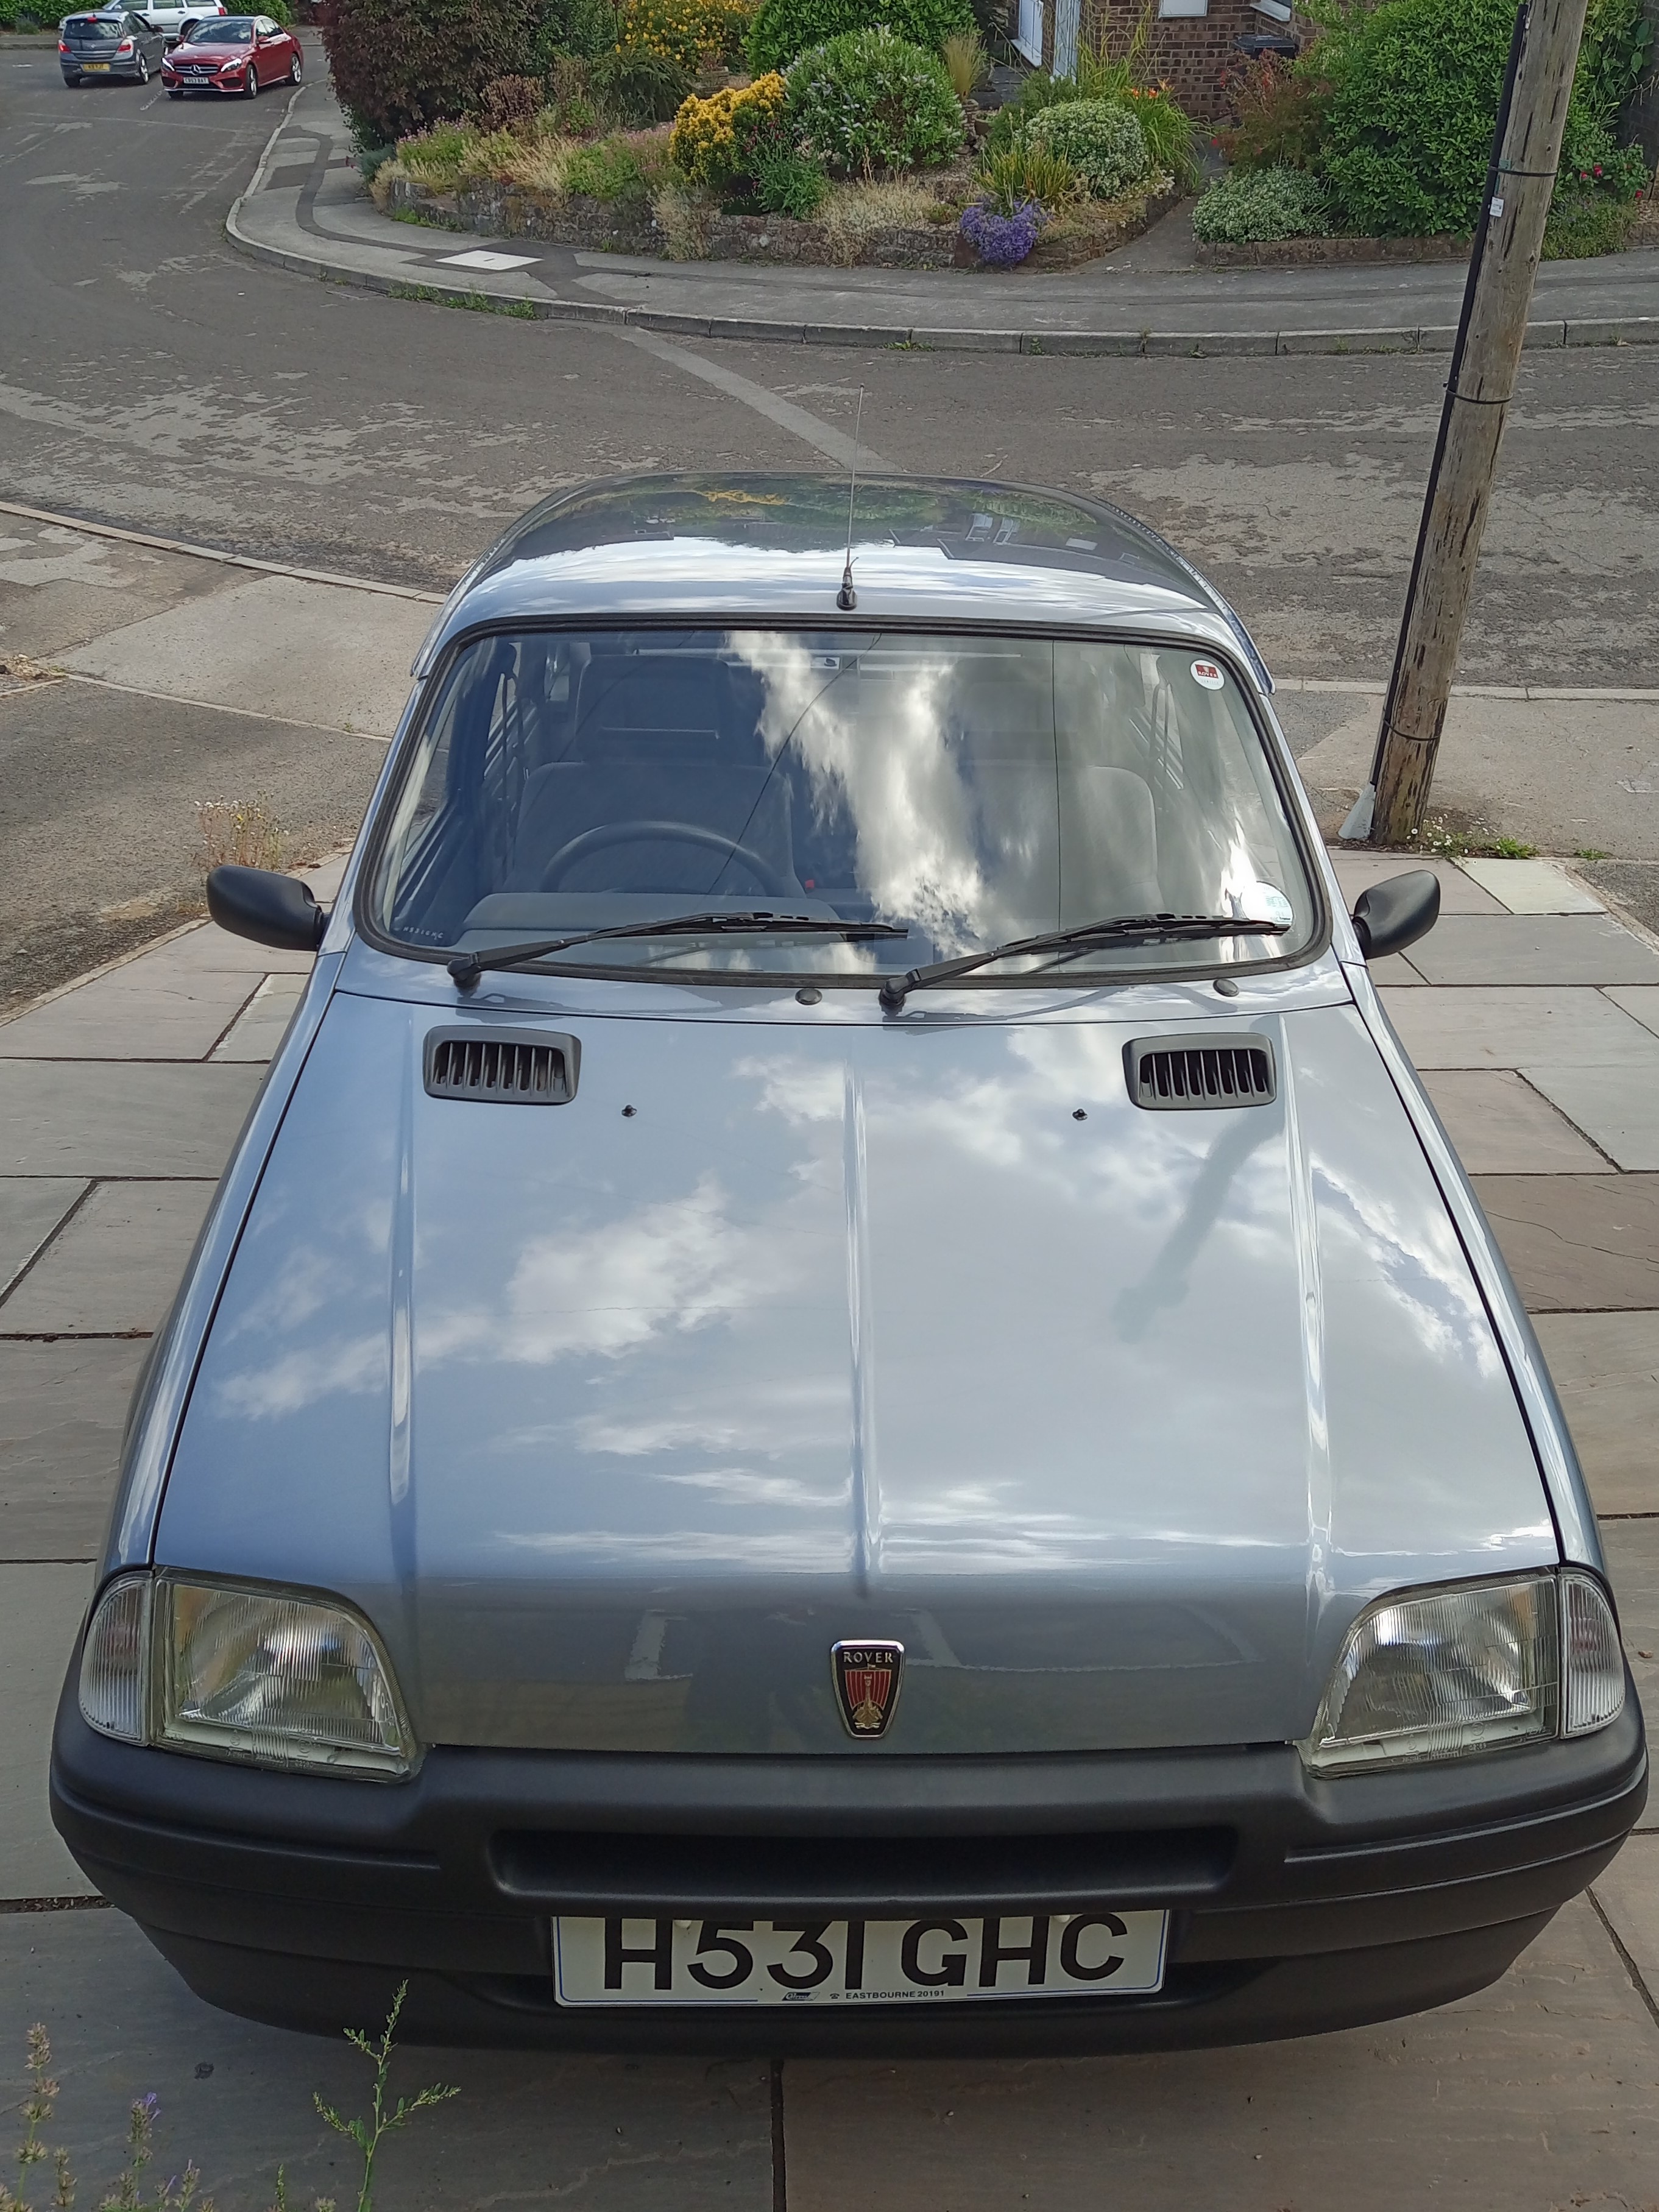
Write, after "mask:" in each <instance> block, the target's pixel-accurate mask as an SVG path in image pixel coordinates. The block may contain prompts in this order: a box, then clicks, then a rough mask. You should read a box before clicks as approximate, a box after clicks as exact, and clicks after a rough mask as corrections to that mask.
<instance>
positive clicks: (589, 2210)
mask: <svg viewBox="0 0 1659 2212" xmlns="http://www.w3.org/2000/svg"><path fill="white" fill-rule="evenodd" d="M32 2021H41V2022H43V2023H44V2025H45V2027H46V2032H47V2033H48V2035H49V2036H50V2037H51V2039H52V2072H53V2074H54V2075H56V2076H57V2078H58V2081H59V2082H60V2083H61V2085H62V2094H61V2096H60V2097H59V2100H58V2112H57V2116H56V2119H55V2121H54V2124H53V2127H52V2130H51V2132H50V2134H49V2136H48V2140H49V2141H51V2142H54V2143H56V2142H64V2143H66V2144H67V2145H68V2147H69V2148H70V2152H71V2154H72V2160H73V2164H74V2166H75V2170H76V2172H77V2173H78V2174H81V2175H82V2176H83V2177H84V2178H85V2179H84V2184H83V2201H84V2202H86V2203H96V2202H97V2201H98V2198H99V2197H100V2196H101V2195H103V2194H104V2193H105V2184H106V2183H107V2182H111V2181H112V2180H113V2179H114V2178H115V2176H116V2175H117V2174H118V2172H119V2171H120V2168H121V2166H122V2164H123V2160H124V2143H125V2134H126V2125H127V2113H128V2110H129V2108H130V2106H131V2103H132V2101H133V2100H134V2099H135V2098H137V2097H143V2096H146V2095H149V2094H150V2093H155V2095H156V2097H157V2098H158V2099H159V2110H158V2115H157V2130H156V2132H157V2141H156V2163H155V2166H154V2167H152V2169H151V2172H161V2171H165V2172H167V2173H173V2172H179V2171H180V2170H181V2169H182V2168H183V2166H184V2165H185V2161H186V2160H188V2159H194V2160H196V2162H197V2166H199V2167H200V2168H201V2171H202V2185H203V2188H204V2192H205V2193H206V2194H208V2195H210V2196H211V2197H212V2198H213V2201H214V2203H216V2204H217V2205H218V2206H219V2207H220V2212H262V2208H263V2207H264V2206H266V2205H268V2204H270V2202H271V2198H272V2196H273V2193H274V2190H275V2184H276V2168H277V2166H279V2165H282V2166H285V2167H286V2169H287V2182H288V2191H289V2203H291V2204H293V2205H295V2206H296V2207H298V2206H302V2205H309V2204H310V2203H312V2202H313V2199H314V2198H315V2197H318V2196H319V2195H320V2196H324V2197H332V2198H334V2199H335V2200H336V2201H337V2203H341V2204H343V2205H350V2204H353V2203H356V2195H357V2169H356V2167H355V2166H353V2164H352V2162H351V2161H352V2157H353V2154H352V2152H351V2148H350V2146H349V2144H344V2143H343V2142H342V2141H341V2139H340V2137H339V2136H335V2135H332V2134H331V2133H330V2132H329V2130H327V2129H326V2128H325V2126H324V2125H323V2124H322V2122H321V2121H320V2120H319V2118H318V2117H317V2113H316V2110H315V2108H314V2106H313V2104H312V2095H313V2091H314V2092H316V2093H319V2094H320V2095H321V2096H323V2097H324V2098H325V2100H327V2101H328V2102H329V2103H330V2104H331V2105H333V2106H335V2108H336V2109H337V2111H339V2112H343V2113H344V2114H345V2115H347V2116H348V2117H349V2116H351V2115H354V2114H356V2113H358V2112H363V2111H364V2110H365V2109H366V2107H367V2105H368V2092H369V2091H370V2090H371V2089H372V2087H373V2075H372V2073H371V2071H370V2069H369V2068H368V2065H367V2063H365V2061H364V2060H363V2059H362V2057H359V2056H358V2055H357V2054H356V2052H355V2051H350V2050H349V2049H348V2048H347V2046H346V2045H345V2043H344V2042H343V2040H341V2039H333V2038H329V2039H324V2038H321V2037H313V2036H306V2035H289V2034H285V2033H283V2031H282V2030H281V2029H278V2028H268V2027H255V2026H253V2025H252V2023H251V2022H249V2021H240V2020H234V2019H233V2018H232V2017H231V2016H230V2015H229V2014H228V2013H222V2012H216V2011H215V2010H213V2009H212V2008H210V2006H207V2005H204V2004H203V2003H201V2002H199V2001H198V2000H197V1998H195V1997H193V1996H191V1994H190V1992H189V1990H186V1989H185V1985H184V1984H183V1983H182V1982H180V1981H179V1979H178V1978H177V1976H176V1975H175V1974H174V1973H173V1971H172V1969H171V1968H170V1967H169V1966H167V1965H166V1964H165V1963H164V1962H163V1960H161V1957H160V1956H159V1955H158V1954H156V1953H155V1952H154V1951H152V1950H151V1948H150V1947H149V1943H148V1942H146V1941H145V1940H144V1938H143V1936H142V1935H140V1933H139V1932H138V1930H137V1928H136V1927H135V1926H134V1925H133V1923H131V1921H130V1920H127V1919H126V1918H125V1917H124V1916H123V1915H121V1914H119V1913H116V1912H110V1911H82V1912H53V1913H19V1914H15V1915H12V1916H9V1917H7V1916H0V2065H3V2069H4V2074H5V2076H6V2077H7V2081H8V2086H7V2087H6V2088H5V2089H4V2090H3V2091H0V2095H3V2097H4V2098H5V2099H6V2100H7V2101H8V2102H9V2101H10V2100H12V2099H13V2098H14V2097H15V2096H16V2095H17V2094H18V2093H20V2092H21V2079H20V2078H19V2077H20V2076H21V2070H22V2052H23V2039H24V2036H25V2034H26V2033H27V2029H28V2027H29V2025H30V2023H31V2022H32ZM364 2025H365V2026H372V2025H374V2023H371V2022H365V2023H364ZM428 2082H443V2083H447V2084H451V2085H453V2086H454V2087H457V2088H459V2091H460V2094H459V2096H458V2097H455V2098H453V2099H452V2100H450V2101H449V2102H448V2103H447V2104H444V2105H441V2106H438V2107H437V2108H436V2109H435V2110H434V2111H430V2112H422V2114H421V2115H420V2116H419V2118H416V2119H415V2120H412V2121H411V2122H410V2124H409V2125H408V2127H407V2128H406V2129H405V2130H403V2132H402V2133H400V2134H398V2135H394V2136H392V2137H391V2138H390V2140H389V2141H388V2142H386V2145H385V2146H384V2148H382V2150H381V2153H380V2158H379V2160H377V2161H376V2166H375V2185H376V2191H375V2193H376V2201H377V2202H379V2203H383V2204H385V2205H386V2206H388V2207H396V2208H398V2212H507V2208H509V2207H512V2206H514V2205H531V2204H542V2205H551V2204H564V2203H572V2204H575V2205H579V2206H580V2207H581V2208H583V2212H639V2208H641V2207H642V2206H651V2207H653V2208H654V2207H659V2206H660V2207H661V2208H663V2212H668V2208H670V2207H672V2208H673V2212H713V2208H714V2207H717V2206H718V2207H719V2208H720V2212H771V2208H772V2206H773V2204H774V2203H775V2199H774V2197H773V2193H772V2161H771V2124H770V2110H769V2080H768V2071H767V2067H766V2064H765V2062H764V2061H761V2062H758V2063H757V2062H756V2061H754V2060H747V2061H743V2062H737V2063H727V2062H723V2061H720V2060H713V2061H710V2060H702V2059H629V2058H586V2057H552V2056H547V2057H541V2056H537V2055H526V2054H517V2053H513V2052H497V2051H417V2050H408V2051H401V2052H398V2053H396V2054H394V2056H393V2058H392V2094H393V2095H394V2096H397V2095H400V2094H401V2095H405V2096H407V2095H412V2094H413V2093H414V2092H415V2091H416V2089H419V2088H421V2087H423V2086H424V2085H425V2084H427V2083H428ZM146 2179H149V2177H148V2176H147V2177H146Z"/></svg>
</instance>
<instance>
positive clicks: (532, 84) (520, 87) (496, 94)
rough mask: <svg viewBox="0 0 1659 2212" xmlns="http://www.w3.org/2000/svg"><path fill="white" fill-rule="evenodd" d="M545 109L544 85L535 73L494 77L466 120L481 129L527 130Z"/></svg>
mask: <svg viewBox="0 0 1659 2212" xmlns="http://www.w3.org/2000/svg"><path fill="white" fill-rule="evenodd" d="M541 112H542V88H541V82H540V79H539V78H537V77H533V76H498V77H493V78H492V79H491V80H490V82H489V83H488V84H487V85H486V86H485V87H484V88H483V92H482V93H481V94H479V96H478V100H477V106H474V107H473V108H472V109H471V110H470V112H469V113H468V116H467V120H468V122H469V123H471V125H473V126H474V128H475V129H477V130H479V131H527V130H529V129H530V127H531V126H532V125H533V124H534V122H535V120H536V118H537V117H538V115H539V114H540V113H541Z"/></svg>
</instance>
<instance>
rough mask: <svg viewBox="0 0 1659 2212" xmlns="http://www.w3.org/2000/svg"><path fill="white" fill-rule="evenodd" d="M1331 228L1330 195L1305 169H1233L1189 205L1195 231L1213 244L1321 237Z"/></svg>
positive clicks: (1204, 241) (1227, 244)
mask: <svg viewBox="0 0 1659 2212" xmlns="http://www.w3.org/2000/svg"><path fill="white" fill-rule="evenodd" d="M1334 228H1335V225H1334V222H1332V219H1331V205H1330V197H1329V195H1328V192H1327V191H1326V190H1325V187H1324V185H1323V184H1322V183H1321V181H1320V179H1318V178H1317V177H1314V176H1310V175H1309V173H1308V172H1307V171H1306V170H1305V169H1287V168H1274V169H1233V170H1231V171H1229V173H1228V174H1227V175H1226V176H1225V177H1224V178H1223V179H1221V181H1220V183H1219V184H1218V185H1211V187H1210V189H1209V191H1207V192H1206V193H1205V195H1204V197H1203V198H1202V199H1201V200H1200V202H1199V204H1198V205H1197V206H1196V207H1195V208H1194V210H1193V236H1194V238H1196V239H1198V240H1200V241H1202V242H1203V243H1204V244H1205V245H1211V246H1244V245H1251V244H1255V243H1256V242H1258V241H1261V240H1272V239H1279V238H1324V237H1327V236H1328V234H1330V232H1331V231H1332V230H1333V229H1334Z"/></svg>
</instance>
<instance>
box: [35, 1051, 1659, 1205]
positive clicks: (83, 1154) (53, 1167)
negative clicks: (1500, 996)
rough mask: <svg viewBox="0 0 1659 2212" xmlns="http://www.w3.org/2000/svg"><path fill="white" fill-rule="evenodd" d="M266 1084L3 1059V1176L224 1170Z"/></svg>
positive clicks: (225, 1075) (216, 1073) (235, 1070)
mask: <svg viewBox="0 0 1659 2212" xmlns="http://www.w3.org/2000/svg"><path fill="white" fill-rule="evenodd" d="M1624 1018H1625V1017H1624V1016H1623V1015H1622V1014H1621V1015H1620V1020H1621V1021H1622V1020H1623V1019H1624ZM258 1087H259V1071H258V1069H257V1068H252V1067H235V1066H225V1067H213V1066H207V1067H193V1066H167V1065H166V1064H165V1063H161V1064H156V1065H149V1066H146V1065H143V1064H139V1065H134V1066H124V1067H123V1068H122V1069H121V1072H120V1076H119V1079H118V1080H117V1079H115V1078H114V1077H113V1076H112V1072H111V1070H110V1068H109V1067H108V1066H100V1064H99V1063H98V1062H97V1061H93V1060H83V1061H78V1062H76V1061H63V1060H0V1176H16V1175H26V1176H37V1175H39V1176H62V1175H86V1176H163V1177H168V1178H171V1177H176V1176H217V1175H218V1174H219V1173H220V1171H221V1170H222V1168H223V1167H224V1164H225V1162H226V1160H227V1159H228V1157H229V1154H230V1148H231V1146H232V1145H233V1144H234V1142H235V1140H236V1133H237V1131H238V1130H239V1129H240V1127H241V1126H242V1121H243V1119H244V1117H245V1115H246V1113H247V1109H248V1108H249V1106H250V1105H251V1104H252V1102H253V1094H254V1092H255V1091H257V1090H258Z"/></svg>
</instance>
